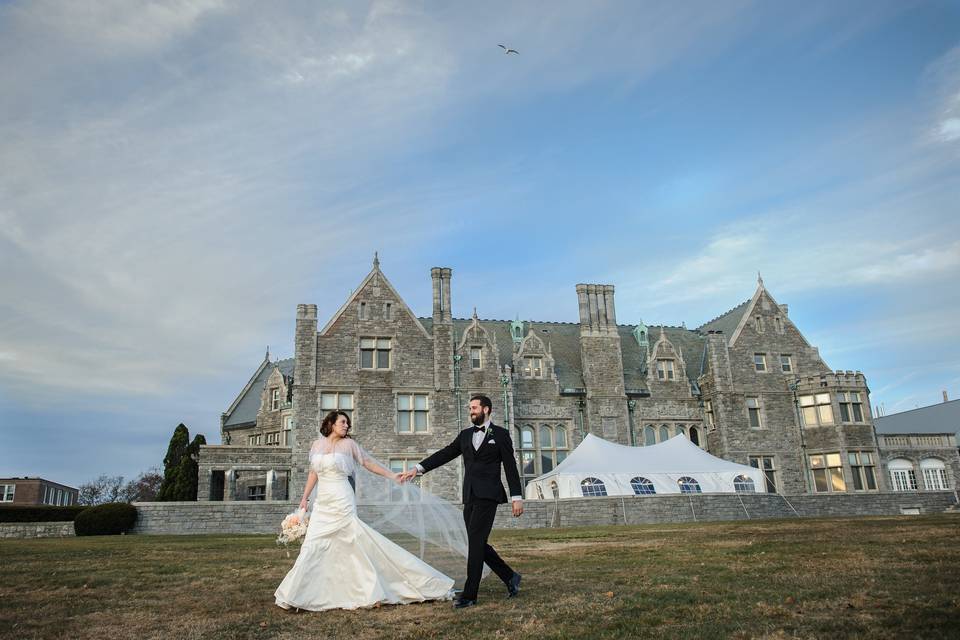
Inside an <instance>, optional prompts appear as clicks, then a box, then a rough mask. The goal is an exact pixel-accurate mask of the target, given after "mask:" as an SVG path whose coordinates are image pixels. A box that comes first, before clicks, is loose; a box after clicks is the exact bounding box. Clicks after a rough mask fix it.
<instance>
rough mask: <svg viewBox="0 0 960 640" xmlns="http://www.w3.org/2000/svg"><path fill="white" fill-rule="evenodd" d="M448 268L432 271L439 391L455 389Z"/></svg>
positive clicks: (435, 380) (435, 368) (436, 384)
mask: <svg viewBox="0 0 960 640" xmlns="http://www.w3.org/2000/svg"><path fill="white" fill-rule="evenodd" d="M452 275H453V270H452V269H449V268H447V267H434V268H432V269H430V279H431V281H432V282H433V385H434V388H435V389H437V390H438V391H439V390H441V389H452V388H453V350H454V344H453V315H452V312H451V310H450V278H451V276H452Z"/></svg>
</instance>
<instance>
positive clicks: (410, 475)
mask: <svg viewBox="0 0 960 640" xmlns="http://www.w3.org/2000/svg"><path fill="white" fill-rule="evenodd" d="M416 477H417V470H416V469H410V470H409V471H404V472H403V473H401V474H400V475H399V477H398V479H399V480H400V484H403V483H404V482H406V481H407V480H413V479H414V478H416Z"/></svg>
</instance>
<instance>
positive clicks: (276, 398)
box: [270, 387, 280, 411]
mask: <svg viewBox="0 0 960 640" xmlns="http://www.w3.org/2000/svg"><path fill="white" fill-rule="evenodd" d="M279 408H280V389H279V388H278V387H274V388H273V389H271V390H270V410H271V411H276V410H277V409H279Z"/></svg>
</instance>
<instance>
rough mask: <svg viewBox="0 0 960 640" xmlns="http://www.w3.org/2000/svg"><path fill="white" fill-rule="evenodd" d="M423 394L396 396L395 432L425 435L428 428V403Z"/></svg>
mask: <svg viewBox="0 0 960 640" xmlns="http://www.w3.org/2000/svg"><path fill="white" fill-rule="evenodd" d="M429 400H430V399H429V396H428V395H427V394H425V393H405V394H398V395H397V432H399V433H426V432H427V431H428V430H429V428H430V402H429Z"/></svg>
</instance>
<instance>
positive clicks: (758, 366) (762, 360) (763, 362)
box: [753, 353, 767, 371]
mask: <svg viewBox="0 0 960 640" xmlns="http://www.w3.org/2000/svg"><path fill="white" fill-rule="evenodd" d="M753 368H754V369H755V370H757V371H766V370H767V354H765V353H755V354H753Z"/></svg>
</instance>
